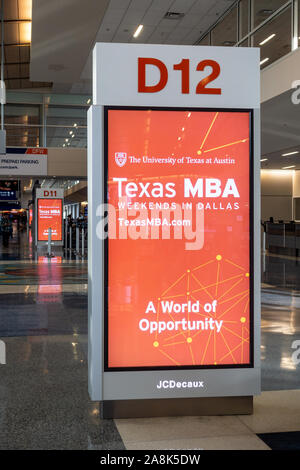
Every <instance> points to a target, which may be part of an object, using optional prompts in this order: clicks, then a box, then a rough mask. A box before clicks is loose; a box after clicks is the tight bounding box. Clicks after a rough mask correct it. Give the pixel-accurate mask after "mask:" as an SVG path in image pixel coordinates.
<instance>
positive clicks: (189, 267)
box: [88, 44, 260, 417]
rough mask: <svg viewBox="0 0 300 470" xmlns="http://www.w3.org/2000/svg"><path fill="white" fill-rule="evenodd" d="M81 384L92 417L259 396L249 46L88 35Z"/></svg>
mask: <svg viewBox="0 0 300 470" xmlns="http://www.w3.org/2000/svg"><path fill="white" fill-rule="evenodd" d="M93 67H94V71H93V106H92V107H91V108H90V110H89V121H88V136H89V140H88V165H89V168H88V190H89V392H90V396H91V398H92V399H93V400H99V401H101V403H102V412H103V416H104V417H130V416H157V415H167V414H175V415H180V414H183V415H191V414H231V413H251V412H252V405H253V396H254V395H255V394H258V393H260V259H259V247H260V233H259V227H260V224H259V220H260V215H259V201H260V188H259V181H260V179H259V159H260V142H259V133H260V111H259V108H260V96H259V76H260V67H259V50H258V49H255V48H251V49H248V48H227V47H197V46H193V47H189V46H164V45H163V46H161V45H144V44H143V45H128V44H96V46H95V49H94V56H93Z"/></svg>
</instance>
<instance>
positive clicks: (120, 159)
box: [115, 152, 127, 167]
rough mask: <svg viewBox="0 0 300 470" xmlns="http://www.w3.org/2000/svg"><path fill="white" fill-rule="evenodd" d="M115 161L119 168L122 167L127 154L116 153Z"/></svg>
mask: <svg viewBox="0 0 300 470" xmlns="http://www.w3.org/2000/svg"><path fill="white" fill-rule="evenodd" d="M115 161H116V164H117V165H118V166H119V167H122V166H124V165H125V163H126V161H127V153H125V152H116V153H115Z"/></svg>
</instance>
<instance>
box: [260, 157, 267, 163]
mask: <svg viewBox="0 0 300 470" xmlns="http://www.w3.org/2000/svg"><path fill="white" fill-rule="evenodd" d="M267 160H268V159H267V158H262V159H261V160H260V161H261V162H266V161H267Z"/></svg>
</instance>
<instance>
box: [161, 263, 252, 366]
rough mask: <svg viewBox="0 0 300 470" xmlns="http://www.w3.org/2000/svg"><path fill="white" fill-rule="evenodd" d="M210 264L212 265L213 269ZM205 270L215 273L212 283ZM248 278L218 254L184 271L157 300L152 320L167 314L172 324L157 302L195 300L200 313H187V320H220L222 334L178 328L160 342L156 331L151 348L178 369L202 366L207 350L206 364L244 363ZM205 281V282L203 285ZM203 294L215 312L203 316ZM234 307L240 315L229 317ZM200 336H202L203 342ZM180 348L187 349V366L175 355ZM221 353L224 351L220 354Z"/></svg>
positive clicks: (247, 317) (247, 335) (247, 274)
mask: <svg viewBox="0 0 300 470" xmlns="http://www.w3.org/2000/svg"><path fill="white" fill-rule="evenodd" d="M213 264H215V269H214V268H213ZM207 268H208V269H209V272H215V281H214V282H212V279H209V276H207V275H206V269H207ZM212 268H213V269H212ZM226 273H227V274H226ZM249 277H250V276H249V273H248V272H247V271H246V269H245V268H244V267H243V266H240V265H238V264H236V263H235V262H233V261H232V260H230V259H226V258H223V257H222V255H221V254H217V255H216V256H215V257H214V258H213V259H211V260H209V261H207V262H205V263H203V264H201V265H199V266H196V267H195V268H192V269H187V270H186V272H184V273H183V274H182V275H181V276H179V277H178V279H176V280H175V281H174V282H173V283H172V284H171V285H170V286H169V287H168V288H167V289H165V290H164V292H163V293H162V295H161V296H160V297H159V298H158V299H157V309H156V312H157V313H156V321H157V322H159V321H160V319H161V317H162V315H168V317H169V318H170V320H171V321H172V322H175V321H176V318H175V316H176V313H174V314H172V313H173V312H172V313H170V312H167V313H162V310H161V306H160V303H161V301H165V300H170V299H179V300H178V302H185V301H186V302H188V300H191V301H193V302H196V301H199V304H200V309H201V312H194V313H190V312H188V313H187V319H188V320H190V316H191V315H194V316H196V317H198V318H199V320H202V321H204V319H205V318H207V319H211V318H213V319H214V320H220V319H222V320H223V326H222V331H220V333H217V332H216V330H215V329H214V330H210V331H209V330H199V331H197V332H195V333H194V332H191V331H189V330H183V329H182V327H181V326H180V327H179V330H178V331H177V332H176V333H175V334H174V333H172V334H168V333H167V332H165V333H164V334H163V335H162V339H159V336H160V335H159V334H158V332H157V331H156V333H155V341H154V342H153V347H154V348H156V349H157V350H158V351H159V352H160V353H161V354H162V355H163V356H164V357H165V358H167V359H168V360H169V361H170V362H171V363H172V364H175V365H178V366H180V365H197V364H199V365H203V364H206V363H207V362H206V360H207V359H206V357H207V355H208V351H210V357H213V361H212V360H211V359H210V361H209V364H210V365H218V364H228V363H230V364H243V363H244V362H248V360H249V354H248V351H249V342H250V337H249V328H248V326H249ZM200 279H201V280H200ZM205 279H207V283H204V280H205ZM203 295H205V296H206V298H207V302H210V301H212V300H217V309H216V312H215V313H213V312H209V313H206V312H205V311H204V309H203V305H204V303H205V301H204V300H203ZM201 296H202V298H201ZM236 307H238V309H239V311H240V316H238V314H236V313H234V317H232V316H231V314H232V311H233V310H234V309H236ZM235 311H236V310H235ZM235 317H236V318H235ZM233 318H234V319H233ZM201 336H203V339H202V338H201ZM217 338H219V339H217ZM237 341H238V343H237ZM220 344H222V347H220ZM231 344H232V346H231ZM174 348H175V349H174ZM181 348H187V351H188V355H189V357H190V364H186V363H184V364H182V363H181V362H180V361H179V360H178V357H180V352H178V354H176V349H177V350H178V351H181V352H182V349H181ZM224 350H225V351H227V352H226V353H224ZM177 356H178V357H177ZM228 361H229V362H228Z"/></svg>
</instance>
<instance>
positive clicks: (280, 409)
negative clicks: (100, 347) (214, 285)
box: [0, 236, 300, 449]
mask: <svg viewBox="0 0 300 470" xmlns="http://www.w3.org/2000/svg"><path fill="white" fill-rule="evenodd" d="M20 243H21V245H22V246H21V247H20V246H19V245H20ZM1 250H2V247H1V245H0V339H2V340H3V341H4V342H5V344H6V365H0V449H125V448H127V449H270V448H280V446H281V447H282V446H283V445H284V443H285V442H286V446H292V448H297V447H298V448H300V442H299V438H300V380H299V379H300V365H297V364H296V363H295V361H293V360H292V354H293V352H294V349H293V348H292V345H293V342H294V341H297V340H300V282H299V279H300V276H299V269H300V264H298V262H297V261H296V260H295V259H292V258H284V257H277V256H266V257H265V258H264V259H263V260H262V266H263V275H262V349H261V353H262V354H261V357H262V387H263V393H262V395H261V396H259V397H256V398H255V411H254V414H253V415H252V416H225V417H222V416H216V417H179V418H151V419H128V420H115V421H113V420H102V419H101V418H100V416H99V404H98V403H95V402H91V401H90V400H89V396H88V392H87V262H86V260H81V259H79V260H76V259H69V260H66V259H64V258H62V259H60V258H54V259H52V260H51V261H49V260H48V259H45V258H44V257H39V258H38V257H36V256H35V255H34V253H33V251H32V249H31V247H30V245H29V244H28V243H27V241H26V237H25V236H23V237H22V238H19V239H14V240H12V241H11V242H10V246H9V247H8V248H7V249H5V250H2V253H1ZM283 273H284V276H283ZM282 433H283V434H282ZM288 436H290V439H289V438H288Z"/></svg>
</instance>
